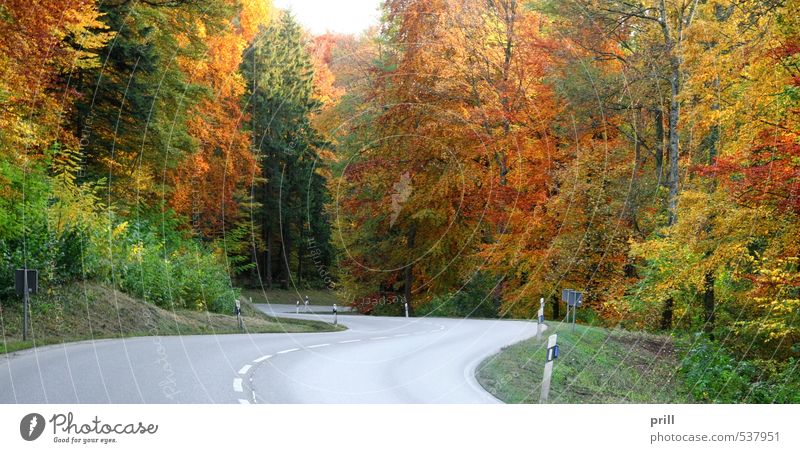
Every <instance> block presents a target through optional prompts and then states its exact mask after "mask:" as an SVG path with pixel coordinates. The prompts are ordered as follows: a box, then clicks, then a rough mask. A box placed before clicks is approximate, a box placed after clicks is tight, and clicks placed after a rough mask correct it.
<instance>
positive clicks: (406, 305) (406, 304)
mask: <svg viewBox="0 0 800 453" xmlns="http://www.w3.org/2000/svg"><path fill="white" fill-rule="evenodd" d="M404 305H405V307H406V318H408V302H406V303H405V304H404Z"/></svg>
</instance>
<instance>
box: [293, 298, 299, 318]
mask: <svg viewBox="0 0 800 453" xmlns="http://www.w3.org/2000/svg"><path fill="white" fill-rule="evenodd" d="M294 313H295V314H296V315H299V314H300V301H299V300H298V301H297V303H296V304H295V309H294Z"/></svg>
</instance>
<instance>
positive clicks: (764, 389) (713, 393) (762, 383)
mask: <svg viewBox="0 0 800 453" xmlns="http://www.w3.org/2000/svg"><path fill="white" fill-rule="evenodd" d="M797 365H798V363H797V361H796V360H795V359H794V358H791V359H789V360H788V361H785V362H779V361H774V360H761V361H747V360H737V359H736V358H734V357H733V356H731V355H730V353H729V351H727V350H726V349H725V347H724V346H722V345H720V344H719V343H716V342H713V341H709V340H707V339H704V338H701V337H699V336H697V337H696V341H695V344H694V345H693V347H692V348H691V349H690V350H689V351H688V354H687V355H686V357H685V358H684V359H683V361H682V362H681V370H682V372H683V373H684V375H685V378H686V384H687V385H688V387H689V390H690V392H691V394H692V396H693V397H694V399H695V400H697V401H701V402H712V403H798V402H800V373H798V368H797Z"/></svg>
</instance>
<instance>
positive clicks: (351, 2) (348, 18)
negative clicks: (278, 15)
mask: <svg viewBox="0 0 800 453" xmlns="http://www.w3.org/2000/svg"><path fill="white" fill-rule="evenodd" d="M273 3H274V5H275V6H277V7H278V8H281V9H289V10H291V11H292V13H294V17H296V18H297V21H298V22H300V23H301V24H303V26H304V27H305V28H307V29H309V30H311V33H313V34H315V35H319V34H322V33H325V32H326V31H331V32H335V33H347V34H358V33H359V32H361V31H363V30H365V29H367V28H369V27H370V26H372V25H377V24H378V5H379V4H380V0H274V1H273Z"/></svg>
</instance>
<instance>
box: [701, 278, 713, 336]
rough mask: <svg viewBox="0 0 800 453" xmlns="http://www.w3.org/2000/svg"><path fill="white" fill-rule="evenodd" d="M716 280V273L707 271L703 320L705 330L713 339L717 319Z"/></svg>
mask: <svg viewBox="0 0 800 453" xmlns="http://www.w3.org/2000/svg"><path fill="white" fill-rule="evenodd" d="M714 282H715V279H714V274H713V273H711V272H706V275H705V290H704V292H703V314H704V318H705V319H704V322H703V332H705V333H706V334H707V335H708V336H709V338H711V339H712V340H713V339H714V333H713V332H714V321H715V320H716V316H715V315H714V312H715V310H716V307H715V300H714Z"/></svg>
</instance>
